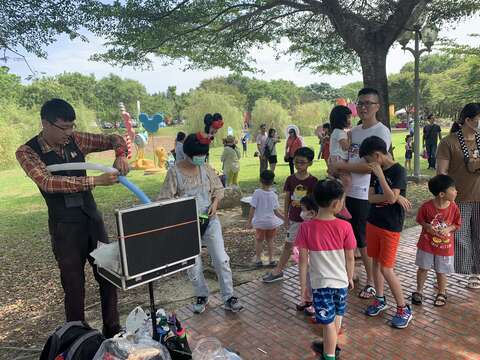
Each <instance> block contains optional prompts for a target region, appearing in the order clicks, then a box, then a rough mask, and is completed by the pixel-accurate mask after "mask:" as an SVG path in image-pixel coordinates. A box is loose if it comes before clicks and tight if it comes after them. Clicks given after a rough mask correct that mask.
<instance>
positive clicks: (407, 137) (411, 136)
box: [405, 134, 413, 141]
mask: <svg viewBox="0 0 480 360" xmlns="http://www.w3.org/2000/svg"><path fill="white" fill-rule="evenodd" d="M410 138H413V135H412V134H408V135H407V136H405V141H408V139H410Z"/></svg>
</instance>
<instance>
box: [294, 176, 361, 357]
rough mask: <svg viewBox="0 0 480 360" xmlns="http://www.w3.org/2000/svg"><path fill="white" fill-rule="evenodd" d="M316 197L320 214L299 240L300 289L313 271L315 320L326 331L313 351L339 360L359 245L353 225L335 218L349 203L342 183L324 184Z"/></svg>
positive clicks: (304, 226)
mask: <svg viewBox="0 0 480 360" xmlns="http://www.w3.org/2000/svg"><path fill="white" fill-rule="evenodd" d="M313 194H314V197H315V201H316V202H317V204H318V206H319V210H318V213H317V215H316V216H315V217H314V218H313V219H312V220H310V221H307V222H304V223H302V224H300V228H299V230H298V234H297V238H296V245H297V247H298V249H299V251H300V263H299V268H300V286H301V289H302V294H303V293H304V292H305V289H306V288H307V268H309V275H310V283H311V286H312V293H313V305H314V307H315V317H316V320H317V323H319V324H321V325H322V328H323V343H321V342H317V341H315V342H314V343H313V344H312V348H313V350H315V351H316V352H319V353H321V355H322V357H321V359H324V360H335V359H336V357H338V355H339V352H340V349H339V348H338V347H337V338H338V332H339V331H340V328H341V326H342V318H343V316H344V315H345V307H346V302H347V294H348V289H349V288H350V289H353V279H352V278H353V269H354V266H355V257H354V250H355V248H356V247H357V242H356V240H355V236H354V234H353V229H352V226H351V225H350V223H349V222H347V221H345V220H341V219H338V218H337V217H336V216H335V215H336V214H338V213H339V212H340V211H341V210H342V209H343V206H344V203H345V192H344V190H343V186H342V184H341V183H340V182H339V181H337V180H332V179H326V180H323V181H320V182H318V183H317V185H316V186H315V189H314V192H313Z"/></svg>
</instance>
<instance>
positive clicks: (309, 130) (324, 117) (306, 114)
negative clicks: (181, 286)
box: [292, 101, 333, 136]
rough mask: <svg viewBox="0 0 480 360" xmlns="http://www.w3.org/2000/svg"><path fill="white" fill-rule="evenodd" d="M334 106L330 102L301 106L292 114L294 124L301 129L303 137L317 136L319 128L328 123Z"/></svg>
mask: <svg viewBox="0 0 480 360" xmlns="http://www.w3.org/2000/svg"><path fill="white" fill-rule="evenodd" d="M332 107H333V104H332V103H330V102H328V101H317V102H310V103H305V104H301V105H299V106H298V107H297V108H296V109H295V112H294V113H293V114H292V118H293V123H294V124H295V125H297V126H298V128H299V129H300V134H302V136H310V135H314V134H315V129H316V128H317V126H319V125H322V124H323V123H326V122H328V121H329V120H328V118H329V114H330V111H331V109H332Z"/></svg>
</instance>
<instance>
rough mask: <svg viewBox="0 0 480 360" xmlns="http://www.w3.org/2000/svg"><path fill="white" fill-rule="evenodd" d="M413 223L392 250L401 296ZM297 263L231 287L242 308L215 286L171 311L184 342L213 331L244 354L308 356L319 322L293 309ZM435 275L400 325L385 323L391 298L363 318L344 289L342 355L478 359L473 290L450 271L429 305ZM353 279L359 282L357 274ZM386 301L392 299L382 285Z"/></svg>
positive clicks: (360, 306)
mask: <svg viewBox="0 0 480 360" xmlns="http://www.w3.org/2000/svg"><path fill="white" fill-rule="evenodd" d="M419 231H420V228H419V227H415V228H411V229H408V230H405V231H404V232H403V234H402V241H401V245H400V249H399V255H398V258H397V266H396V269H397V274H398V275H399V277H400V281H401V283H402V285H403V289H404V292H405V295H406V296H410V294H411V292H412V291H413V290H414V289H415V286H416V285H415V284H416V267H415V264H414V262H415V250H416V248H415V244H416V241H417V237H418V233H419ZM297 274H298V272H297V267H296V266H295V267H291V268H288V269H287V270H286V272H285V275H286V276H285V279H284V281H281V282H277V283H275V284H263V283H262V282H261V281H259V280H256V281H253V282H249V283H246V284H243V285H241V286H238V287H236V292H237V294H238V296H239V298H240V299H241V301H242V303H243V305H244V307H245V309H244V310H243V311H242V312H240V313H239V314H231V313H226V312H225V311H224V310H223V309H222V308H221V301H220V297H219V294H215V295H213V296H211V298H210V304H209V306H208V307H207V310H206V311H205V312H204V313H203V314H201V315H195V314H193V313H192V311H191V309H190V307H184V308H182V309H180V310H179V311H178V315H179V317H180V318H182V319H184V320H185V321H186V324H187V327H188V328H189V329H190V334H191V342H192V343H194V342H195V339H198V338H200V337H203V336H214V337H216V338H218V339H219V340H220V341H222V343H223V344H224V345H225V346H227V347H230V348H232V349H234V350H236V351H238V352H240V355H241V356H242V358H243V359H244V360H253V359H255V360H256V359H258V360H263V359H282V360H300V359H305V360H310V359H311V360H313V359H316V358H317V357H316V356H315V354H314V353H313V352H312V351H311V350H310V343H311V341H312V340H314V339H316V338H318V337H319V335H320V334H321V329H320V327H319V326H318V325H315V324H312V323H311V322H310V321H309V319H308V318H307V317H306V316H304V315H303V314H299V313H297V312H296V311H295V303H296V302H297V301H298V295H297V294H298V293H299V282H298V276H297ZM434 283H435V276H434V274H433V273H431V274H429V277H428V279H427V282H426V287H425V290H424V297H426V300H425V301H424V305H423V306H421V307H420V306H413V310H414V319H413V320H412V322H411V323H410V326H409V327H408V328H407V329H403V330H398V329H393V328H391V327H390V326H389V321H390V319H391V316H392V314H393V312H394V310H395V309H394V306H392V307H391V308H389V309H388V310H387V311H386V313H384V314H382V315H380V316H379V317H377V318H367V317H366V316H365V315H364V314H363V310H364V308H365V307H366V305H367V304H368V303H369V300H361V299H359V298H358V297H357V296H356V295H357V292H358V289H355V291H354V292H353V293H351V294H350V297H349V299H348V309H347V314H346V316H345V320H344V333H343V335H341V336H340V346H341V347H342V356H341V358H342V359H348V360H350V359H352V360H353V359H382V360H397V359H406V360H407V359H429V360H430V359H442V360H443V359H445V360H447V359H462V360H466V359H469V360H474V359H480V296H479V295H480V291H478V290H477V291H473V290H467V289H465V287H464V285H465V281H464V280H463V279H462V278H461V277H460V276H457V275H454V276H451V277H450V278H449V285H448V295H449V298H448V304H447V305H446V306H445V307H443V308H436V307H434V306H433V304H432V303H433V297H434V295H435V289H434V288H433V285H434ZM360 284H361V285H363V284H365V278H364V277H361V279H360ZM386 296H387V301H389V302H390V303H393V300H392V295H391V293H390V292H389V290H388V286H387V291H386Z"/></svg>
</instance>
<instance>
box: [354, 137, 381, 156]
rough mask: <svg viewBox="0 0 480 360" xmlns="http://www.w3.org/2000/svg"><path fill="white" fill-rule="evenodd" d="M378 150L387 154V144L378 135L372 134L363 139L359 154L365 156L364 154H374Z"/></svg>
mask: <svg viewBox="0 0 480 360" xmlns="http://www.w3.org/2000/svg"><path fill="white" fill-rule="evenodd" d="M376 151H378V152H381V153H382V154H387V144H386V143H385V141H383V140H382V139H381V138H379V137H378V136H370V137H368V138H366V139H365V140H363V142H362V145H360V150H359V152H358V155H359V156H360V157H361V158H363V157H364V156H368V155H372V154H373V153H374V152H376Z"/></svg>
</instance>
